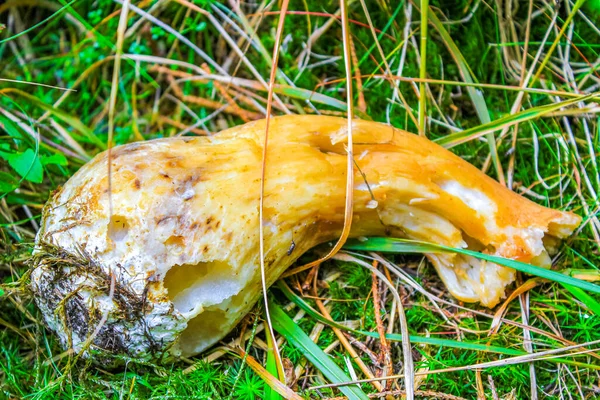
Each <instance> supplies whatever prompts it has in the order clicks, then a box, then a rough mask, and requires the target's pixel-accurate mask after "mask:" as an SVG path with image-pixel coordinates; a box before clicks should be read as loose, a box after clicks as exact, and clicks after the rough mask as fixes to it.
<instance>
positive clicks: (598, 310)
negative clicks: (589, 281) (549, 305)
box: [561, 283, 600, 315]
mask: <svg viewBox="0 0 600 400" xmlns="http://www.w3.org/2000/svg"><path fill="white" fill-rule="evenodd" d="M561 285H562V286H563V287H564V288H565V289H567V290H568V291H569V292H571V294H572V295H573V296H575V297H576V298H577V300H579V301H580V302H582V303H583V304H585V306H586V307H587V308H589V309H590V311H592V312H593V313H594V314H596V315H600V303H598V301H597V300H596V299H594V298H593V297H592V296H590V295H589V294H587V293H586V292H584V291H583V290H581V289H579V288H577V287H573V286H571V285H566V284H564V283H562V284H561Z"/></svg>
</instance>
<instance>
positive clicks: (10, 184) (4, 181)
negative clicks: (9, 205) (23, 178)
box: [0, 172, 19, 193]
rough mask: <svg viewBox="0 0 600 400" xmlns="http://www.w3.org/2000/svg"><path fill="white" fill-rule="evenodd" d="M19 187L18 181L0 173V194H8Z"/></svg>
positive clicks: (4, 173)
mask: <svg viewBox="0 0 600 400" xmlns="http://www.w3.org/2000/svg"><path fill="white" fill-rule="evenodd" d="M18 187H19V181H18V180H16V179H15V177H14V176H12V175H11V174H8V173H6V172H0V193H9V192H12V191H13V190H15V189H16V188H18Z"/></svg>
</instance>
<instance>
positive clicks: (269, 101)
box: [258, 0, 289, 377]
mask: <svg viewBox="0 0 600 400" xmlns="http://www.w3.org/2000/svg"><path fill="white" fill-rule="evenodd" d="M288 4H289V0H284V1H283V4H282V6H281V12H280V15H279V24H278V25H277V33H276V35H275V45H274V46H273V64H272V65H271V76H270V77H269V86H268V88H269V93H268V97H267V115H266V123H265V141H264V144H263V154H262V166H261V176H260V203H259V209H258V217H259V223H258V225H259V252H260V256H259V257H260V274H261V283H262V289H263V290H262V292H263V301H264V304H265V316H266V319H267V325H268V328H269V332H270V335H271V337H272V338H274V337H275V334H274V332H273V324H272V323H271V313H270V312H269V299H268V298H267V277H266V272H265V243H264V237H265V236H264V235H265V227H264V203H265V174H266V170H267V146H268V143H269V122H270V121H271V107H272V102H273V84H274V83H275V73H276V71H277V63H278V61H279V46H280V43H281V37H282V34H283V26H284V24H285V16H286V14H285V13H286V11H287V8H288ZM273 355H274V356H275V364H276V366H277V370H278V371H279V376H280V377H283V376H284V373H283V364H282V362H281V354H280V353H279V348H278V346H277V341H276V340H273Z"/></svg>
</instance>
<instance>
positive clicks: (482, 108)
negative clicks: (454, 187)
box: [421, 7, 504, 185]
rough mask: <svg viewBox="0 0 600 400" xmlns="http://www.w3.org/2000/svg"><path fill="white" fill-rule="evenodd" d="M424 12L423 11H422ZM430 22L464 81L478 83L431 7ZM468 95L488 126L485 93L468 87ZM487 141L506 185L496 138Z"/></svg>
mask: <svg viewBox="0 0 600 400" xmlns="http://www.w3.org/2000/svg"><path fill="white" fill-rule="evenodd" d="M421 12H423V11H421ZM428 17H429V22H431V24H432V25H433V27H434V28H435V30H436V31H437V32H438V33H439V34H440V36H441V38H442V40H443V41H444V44H445V45H446V47H447V48H448V51H449V52H450V55H452V58H454V61H455V62H456V66H457V67H458V70H459V71H460V75H461V76H462V78H463V80H464V81H465V82H467V83H477V81H476V79H475V78H474V77H473V71H471V68H469V65H468V64H467V60H465V57H464V56H463V55H462V53H461V52H460V50H459V49H458V46H457V45H456V43H455V42H454V40H453V39H452V36H450V34H449V33H448V31H447V30H446V28H445V27H444V25H443V24H442V22H441V21H440V20H439V19H438V17H437V16H436V15H435V13H434V12H433V10H432V9H431V7H430V8H429V12H428ZM467 93H468V94H469V97H470V98H471V101H472V102H473V106H475V111H476V112H477V117H478V118H479V120H480V121H481V123H482V124H483V125H486V124H488V123H489V122H490V121H491V120H490V112H489V110H488V108H487V105H486V103H485V98H484V97H483V92H481V90H478V89H476V88H474V87H472V86H468V87H467ZM486 139H487V142H488V146H489V148H490V153H491V155H492V161H493V162H494V167H495V168H496V174H497V175H498V180H499V181H500V183H502V184H503V185H504V173H503V172H502V164H500V159H499V157H498V150H497V149H496V138H495V137H494V135H493V134H492V133H491V132H488V133H486Z"/></svg>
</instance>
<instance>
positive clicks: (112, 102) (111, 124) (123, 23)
mask: <svg viewBox="0 0 600 400" xmlns="http://www.w3.org/2000/svg"><path fill="white" fill-rule="evenodd" d="M128 11H129V0H124V1H123V6H122V7H121V16H120V17H119V26H118V28H117V44H116V47H117V49H116V54H115V65H114V69H113V76H112V86H111V90H110V98H109V102H108V143H107V147H108V157H107V167H108V194H109V196H108V218H109V219H112V213H113V212H112V211H113V210H112V197H111V193H112V159H111V149H112V146H113V136H114V132H115V107H116V104H117V92H118V90H119V87H118V86H119V73H120V71H121V54H122V52H123V38H124V37H125V30H126V29H127V13H128ZM109 229H114V224H111V225H110V226H109Z"/></svg>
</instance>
